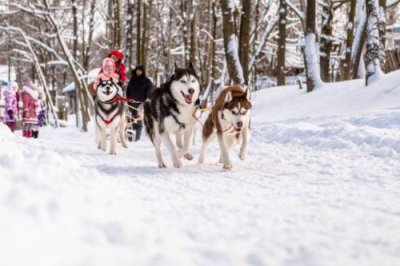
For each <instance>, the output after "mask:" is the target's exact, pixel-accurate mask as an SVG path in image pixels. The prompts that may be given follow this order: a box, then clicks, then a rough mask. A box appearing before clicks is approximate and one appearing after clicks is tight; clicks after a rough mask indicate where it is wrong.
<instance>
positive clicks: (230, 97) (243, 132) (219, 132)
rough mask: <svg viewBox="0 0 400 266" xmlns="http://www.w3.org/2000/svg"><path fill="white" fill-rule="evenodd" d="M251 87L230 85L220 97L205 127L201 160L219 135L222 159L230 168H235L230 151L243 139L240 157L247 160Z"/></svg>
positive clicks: (202, 160) (225, 166) (200, 160)
mask: <svg viewBox="0 0 400 266" xmlns="http://www.w3.org/2000/svg"><path fill="white" fill-rule="evenodd" d="M251 106H252V105H251V102H250V90H249V89H248V88H247V87H245V86H242V85H233V86H229V87H226V88H225V89H224V90H223V91H222V92H221V94H220V95H219V96H218V98H217V100H216V102H215V105H214V107H213V108H212V111H211V113H210V114H209V115H208V118H207V120H206V123H205V124H204V127H203V146H202V148H201V153H200V157H199V163H203V162H204V156H205V153H206V150H207V147H208V145H209V144H210V142H211V141H212V140H213V139H214V138H215V136H217V137H218V143H219V146H220V149H221V156H220V162H221V163H222V164H223V168H224V169H226V170H230V169H232V163H231V160H230V159H229V150H230V149H231V148H232V147H233V146H234V144H237V143H239V141H241V145H242V146H241V148H240V153H239V158H240V159H241V160H245V159H246V157H247V150H248V145H249V140H250V114H251Z"/></svg>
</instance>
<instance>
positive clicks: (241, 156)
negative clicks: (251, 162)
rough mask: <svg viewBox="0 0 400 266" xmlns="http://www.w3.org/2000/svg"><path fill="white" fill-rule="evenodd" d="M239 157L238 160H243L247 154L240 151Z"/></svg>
mask: <svg viewBox="0 0 400 266" xmlns="http://www.w3.org/2000/svg"><path fill="white" fill-rule="evenodd" d="M239 158H240V160H242V161H244V160H246V159H247V154H245V153H241V154H239Z"/></svg>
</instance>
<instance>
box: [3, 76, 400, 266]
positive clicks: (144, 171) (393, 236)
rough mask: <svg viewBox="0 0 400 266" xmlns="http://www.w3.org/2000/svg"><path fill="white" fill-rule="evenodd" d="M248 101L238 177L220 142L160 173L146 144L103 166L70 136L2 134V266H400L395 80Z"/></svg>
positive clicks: (261, 95) (399, 97)
mask: <svg viewBox="0 0 400 266" xmlns="http://www.w3.org/2000/svg"><path fill="white" fill-rule="evenodd" d="M253 101H254V110H253V121H252V135H253V137H252V144H251V145H250V150H249V159H248V161H246V162H242V161H239V160H238V158H237V156H236V154H232V159H233V162H234V169H233V171H232V172H224V171H222V170H221V169H222V167H221V165H219V164H218V163H216V162H217V159H218V155H219V154H218V148H217V147H218V146H217V144H216V143H214V149H211V150H210V152H209V156H208V160H207V162H206V163H205V164H204V165H201V166H199V165H197V164H196V162H188V161H184V163H183V168H182V169H178V170H176V169H174V168H172V167H171V162H170V157H168V155H167V152H166V151H165V153H164V154H165V156H166V157H165V159H166V162H167V164H168V166H169V168H167V169H166V170H159V169H158V168H156V159H155V155H154V150H153V148H152V146H151V143H150V141H149V140H148V138H147V137H144V138H143V140H142V141H140V142H137V143H130V146H129V148H128V149H127V150H124V149H123V148H122V147H121V146H118V150H117V153H118V155H117V156H110V155H108V154H105V153H102V152H101V151H98V150H97V149H96V147H95V146H96V145H95V144H94V132H89V133H88V134H85V133H82V132H79V131H78V130H76V129H75V128H74V127H73V126H72V125H71V126H70V127H68V128H60V129H52V128H48V127H47V128H44V129H43V130H42V131H41V132H40V138H39V139H38V140H28V139H23V138H22V137H21V136H20V132H17V134H14V135H13V134H11V133H10V132H9V131H8V129H7V128H6V127H5V126H3V125H0V143H1V148H0V175H1V176H0V217H1V218H0V236H1V237H0V254H1V256H0V264H1V265H7V266H14V265H40V266H47V265H49V266H50V265H52V266H53V265H91V266H92V265H119V266H121V265H122V266H124V265H335V266H336V265H360V266H361V265H362V266H365V265H376V266H381V265H399V264H400V255H399V254H400V212H399V206H400V180H399V177H400V104H399V103H400V72H394V73H391V74H388V75H385V76H384V77H382V79H381V82H380V83H379V84H377V83H375V84H371V85H370V86H368V87H367V88H365V87H364V81H363V80H357V81H350V82H343V83H337V84H325V86H324V87H323V88H321V89H320V90H316V91H314V92H312V93H305V91H304V90H298V89H297V86H286V87H275V88H270V89H265V90H261V91H259V92H256V93H255V94H254V95H253ZM71 120H72V122H71V123H73V122H74V121H73V120H74V119H71ZM197 143H198V144H197V145H195V147H194V148H193V153H194V155H195V158H197V155H198V153H199V148H200V145H199V143H200V136H198V142H197ZM235 152H237V150H236V151H235ZM234 155H235V156H234Z"/></svg>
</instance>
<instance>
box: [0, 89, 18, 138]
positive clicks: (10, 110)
mask: <svg viewBox="0 0 400 266" xmlns="http://www.w3.org/2000/svg"><path fill="white" fill-rule="evenodd" d="M3 95H4V122H5V123H6V125H7V126H8V127H9V128H10V130H11V131H12V132H14V131H15V130H16V128H17V121H18V84H17V83H15V82H13V83H12V84H11V88H8V89H6V90H5V91H4V93H3Z"/></svg>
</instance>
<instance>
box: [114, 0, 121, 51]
mask: <svg viewBox="0 0 400 266" xmlns="http://www.w3.org/2000/svg"><path fill="white" fill-rule="evenodd" d="M113 7H114V9H113V12H114V14H113V15H114V47H113V48H118V49H119V48H121V15H120V12H121V3H120V0H114V6H113Z"/></svg>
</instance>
